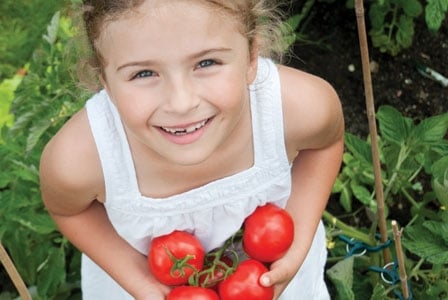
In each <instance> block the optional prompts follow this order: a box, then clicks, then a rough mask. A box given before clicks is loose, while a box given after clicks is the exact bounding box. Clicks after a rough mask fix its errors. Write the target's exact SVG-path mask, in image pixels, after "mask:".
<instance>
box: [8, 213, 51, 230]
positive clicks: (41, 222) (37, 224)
mask: <svg viewBox="0 0 448 300" xmlns="http://www.w3.org/2000/svg"><path fill="white" fill-rule="evenodd" d="M30 216H31V215H30V214H28V217H27V218H24V217H17V216H16V217H15V218H12V219H13V220H15V221H16V222H17V223H19V224H20V225H22V226H24V227H26V228H28V229H30V230H32V231H34V232H36V233H38V234H50V233H52V232H55V231H56V230H57V228H56V225H55V224H54V222H53V220H52V219H51V217H50V215H49V214H43V213H34V214H33V215H32V218H30Z"/></svg>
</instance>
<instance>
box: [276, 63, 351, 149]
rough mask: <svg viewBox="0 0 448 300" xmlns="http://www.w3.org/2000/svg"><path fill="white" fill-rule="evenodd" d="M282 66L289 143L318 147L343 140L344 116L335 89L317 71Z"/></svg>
mask: <svg viewBox="0 0 448 300" xmlns="http://www.w3.org/2000/svg"><path fill="white" fill-rule="evenodd" d="M278 69H279V76H280V82H281V83H280V84H281V94H282V104H283V115H284V128H285V139H286V144H287V147H295V150H297V151H299V150H302V149H318V148H325V147H327V146H329V145H331V144H333V143H334V142H336V141H337V140H340V138H341V136H342V135H343V131H344V120H343V114H342V107H341V103H340V101H339V97H338V95H337V93H336V91H335V89H334V88H333V87H332V86H331V85H330V84H329V83H328V82H327V81H325V80H324V79H322V78H320V77H317V76H315V75H312V74H309V73H306V72H303V71H300V70H297V69H294V68H291V67H286V66H281V65H280V66H278Z"/></svg>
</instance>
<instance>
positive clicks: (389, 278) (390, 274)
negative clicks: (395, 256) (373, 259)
mask: <svg viewBox="0 0 448 300" xmlns="http://www.w3.org/2000/svg"><path fill="white" fill-rule="evenodd" d="M397 269H398V262H397V261H394V262H391V263H388V264H386V265H385V266H384V267H383V268H381V267H375V266H370V267H369V270H370V271H373V272H377V273H380V274H381V278H382V279H383V281H384V282H386V283H388V284H390V285H395V284H397V283H399V282H400V276H399V275H398V272H397ZM393 292H394V294H395V296H397V297H398V299H400V300H413V295H412V290H411V283H410V282H409V281H408V294H409V297H408V298H407V299H405V298H404V296H403V294H402V293H401V292H400V291H399V290H398V289H393Z"/></svg>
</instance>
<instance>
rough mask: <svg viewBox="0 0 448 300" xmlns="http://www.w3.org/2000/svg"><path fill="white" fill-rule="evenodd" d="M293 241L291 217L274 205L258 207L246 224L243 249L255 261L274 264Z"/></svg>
mask: <svg viewBox="0 0 448 300" xmlns="http://www.w3.org/2000/svg"><path fill="white" fill-rule="evenodd" d="M293 239H294V222H293V220H292V218H291V216H290V215H289V213H288V212H287V211H286V210H284V209H282V208H280V207H278V206H276V205H274V204H270V203H268V204H266V205H264V206H260V207H258V208H257V209H256V210H255V211H254V212H253V213H252V214H251V215H250V216H248V217H247V218H246V220H245V222H244V232H243V248H244V251H245V252H246V253H247V255H249V256H250V257H251V258H253V259H256V260H259V261H262V262H273V261H275V260H277V259H279V258H281V257H282V256H283V255H284V254H285V252H286V251H287V250H288V249H289V247H290V246H291V244H292V241H293Z"/></svg>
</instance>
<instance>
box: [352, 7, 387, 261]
mask: <svg viewBox="0 0 448 300" xmlns="http://www.w3.org/2000/svg"><path fill="white" fill-rule="evenodd" d="M355 11H356V21H357V25H358V37H359V46H360V50H361V60H362V73H363V79H364V93H365V100H366V110H367V117H368V121H369V132H370V138H371V151H372V162H373V171H374V175H375V192H376V201H377V207H378V208H377V218H378V227H379V230H380V234H381V242H382V243H386V242H387V240H388V237H387V225H386V215H385V211H384V194H383V184H382V182H381V165H380V159H379V150H378V140H377V129H376V120H375V104H374V98H373V89H372V78H371V76H370V62H369V50H368V44H367V34H366V25H365V19H364V4H363V0H356V1H355ZM383 259H384V262H385V263H388V262H390V260H391V259H390V251H389V248H388V247H385V248H384V249H383Z"/></svg>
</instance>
